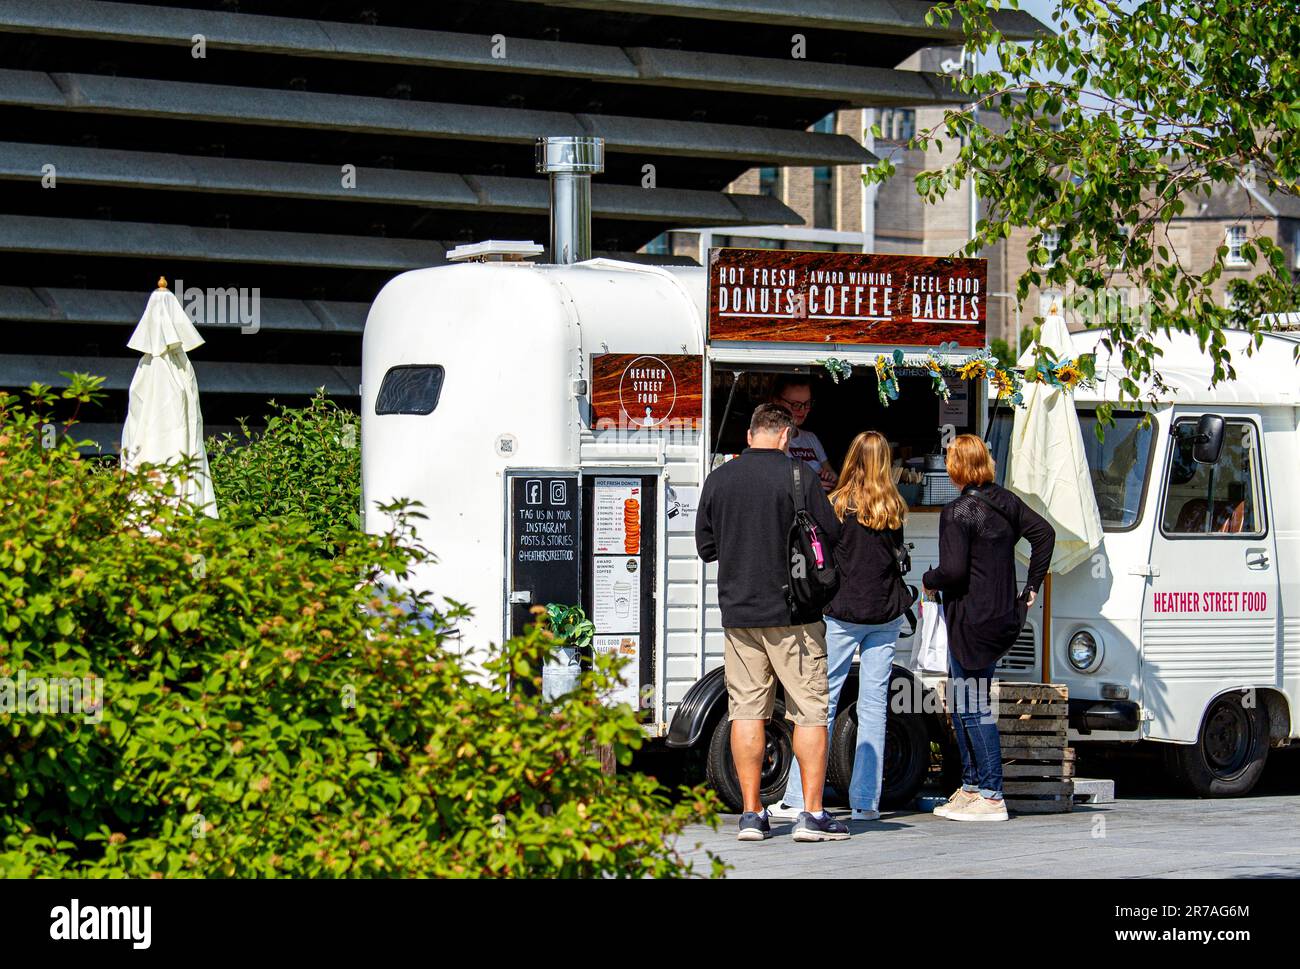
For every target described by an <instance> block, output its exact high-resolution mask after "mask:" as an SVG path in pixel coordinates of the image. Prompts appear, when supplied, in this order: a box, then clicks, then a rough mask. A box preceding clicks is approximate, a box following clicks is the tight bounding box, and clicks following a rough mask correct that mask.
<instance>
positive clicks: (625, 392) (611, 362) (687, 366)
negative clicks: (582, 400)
mask: <svg viewBox="0 0 1300 969" xmlns="http://www.w3.org/2000/svg"><path fill="white" fill-rule="evenodd" d="M591 375H592V386H591V423H592V426H593V427H595V428H596V429H597V430H605V429H609V428H615V427H621V428H624V429H625V430H633V431H639V430H695V429H697V428H698V427H699V425H700V418H701V417H702V415H703V413H704V412H703V410H702V405H703V399H704V358H703V357H701V356H698V355H695V354H687V353H660V354H642V353H598V354H594V355H593V356H592V358H591Z"/></svg>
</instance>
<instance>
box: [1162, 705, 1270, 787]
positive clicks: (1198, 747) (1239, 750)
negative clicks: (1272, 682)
mask: <svg viewBox="0 0 1300 969" xmlns="http://www.w3.org/2000/svg"><path fill="white" fill-rule="evenodd" d="M1247 696H1248V694H1246V693H1242V692H1234V693H1225V694H1223V695H1222V696H1220V697H1216V698H1215V700H1214V701H1213V702H1212V703H1211V704H1210V708H1209V709H1208V710H1206V711H1205V719H1204V720H1203V721H1202V722H1201V731H1200V734H1199V735H1198V736H1197V738H1196V743H1194V744H1168V745H1166V747H1165V763H1166V766H1167V768H1168V771H1169V775H1170V778H1171V779H1172V780H1173V781H1174V783H1175V784H1177V785H1178V786H1179V787H1181V788H1183V789H1184V790H1185V791H1187V792H1188V793H1191V794H1195V795H1196V796H1197V797H1237V796H1239V795H1242V794H1246V793H1248V792H1249V791H1250V789H1251V788H1253V787H1254V786H1255V784H1256V783H1257V782H1258V781H1259V777H1260V775H1261V774H1262V773H1263V772H1264V761H1265V760H1266V759H1267V758H1268V714H1267V712H1265V710H1264V708H1263V705H1262V704H1260V703H1258V702H1256V703H1253V704H1249V705H1248V704H1247V703H1246V698H1247Z"/></svg>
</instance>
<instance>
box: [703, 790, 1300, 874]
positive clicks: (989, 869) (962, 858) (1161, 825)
mask: <svg viewBox="0 0 1300 969" xmlns="http://www.w3.org/2000/svg"><path fill="white" fill-rule="evenodd" d="M832 813H833V814H836V816H838V817H840V818H841V820H843V821H845V823H846V824H848V826H849V830H850V832H852V835H853V836H852V837H851V838H850V839H849V840H848V841H841V842H829V843H822V844H797V843H795V842H794V841H792V840H791V838H790V830H791V827H792V824H791V823H790V822H779V823H775V824H773V825H772V830H773V832H774V837H773V838H772V839H771V840H769V841H765V842H762V843H746V844H742V843H739V842H737V841H736V840H735V832H736V821H737V818H736V816H735V815H727V816H725V817H724V819H723V824H722V827H721V828H720V829H719V830H718V831H716V832H715V831H711V830H710V829H708V828H707V827H704V826H694V827H691V828H689V829H688V830H687V831H686V832H685V833H684V834H683V837H682V840H681V842H680V843H679V846H680V847H681V848H682V849H683V851H684V853H685V854H686V855H687V856H688V857H690V858H692V859H693V860H695V861H697V863H700V864H701V868H704V867H706V866H704V865H703V862H704V861H705V860H706V858H705V852H706V851H712V852H714V853H715V854H717V855H719V856H720V857H721V858H722V859H723V860H724V861H726V862H727V864H729V865H731V866H732V869H731V871H729V872H728V877H730V878H845V877H851V878H956V877H981V876H983V877H1009V878H1060V877H1070V878H1300V794H1291V793H1287V794H1283V795H1267V796H1255V797H1249V798H1244V799H1238V800H1201V799H1196V798H1178V797H1159V796H1152V797H1129V798H1120V799H1118V800H1115V801H1113V802H1108V803H1104V804H1096V805H1092V804H1078V805H1076V806H1075V809H1074V811H1073V812H1071V813H1069V814H1059V815H1020V816H1013V817H1012V819H1011V820H1010V821H1008V822H1005V823H969V822H963V823H959V822H955V821H945V820H944V819H942V818H936V817H934V816H933V815H932V814H929V813H925V812H919V811H901V812H897V813H893V814H886V815H884V816H883V817H882V818H881V819H880V820H879V821H866V822H862V821H859V822H852V821H849V820H848V812H847V811H832ZM692 845H698V847H690V846H692Z"/></svg>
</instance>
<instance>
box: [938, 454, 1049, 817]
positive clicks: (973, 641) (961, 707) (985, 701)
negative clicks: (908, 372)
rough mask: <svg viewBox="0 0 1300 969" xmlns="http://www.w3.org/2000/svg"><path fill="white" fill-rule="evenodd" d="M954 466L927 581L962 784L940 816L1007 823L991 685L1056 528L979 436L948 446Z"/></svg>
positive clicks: (1040, 572)
mask: <svg viewBox="0 0 1300 969" xmlns="http://www.w3.org/2000/svg"><path fill="white" fill-rule="evenodd" d="M947 465H948V477H950V478H951V479H952V481H953V484H955V485H956V486H957V487H958V488H959V489H960V490H961V495H960V496H959V497H958V498H956V499H955V500H954V501H951V502H949V503H948V505H947V506H946V507H945V508H944V509H943V513H942V514H941V515H940V516H939V564H938V565H937V566H935V567H934V568H932V569H930V571H928V572H926V573H925V577H924V578H923V579H922V582H923V583H924V585H925V589H926V590H927V591H930V590H937V591H938V592H941V593H942V594H943V610H944V617H945V619H946V620H947V625H948V665H949V672H950V673H951V675H952V679H951V684H952V696H953V705H952V709H953V718H952V725H953V730H954V732H955V733H956V735H957V748H958V750H959V751H960V753H961V769H962V786H961V787H960V788H959V789H958V790H957V791H956V792H954V793H953V795H952V797H950V798H949V799H948V803H947V804H945V805H942V806H941V807H939V808H937V809H936V810H935V812H934V813H935V814H937V815H939V816H940V817H945V818H948V819H950V820H953V821H1005V820H1007V808H1006V804H1005V803H1004V802H1003V799H1002V745H1001V743H1000V741H999V740H998V727H997V720H996V718H995V717H994V716H993V713H992V708H991V703H990V696H989V693H990V688H991V681H992V679H993V671H994V667H995V666H996V665H997V661H998V660H999V659H1000V658H1001V656H1002V655H1003V654H1004V653H1005V652H1006V651H1007V650H1009V649H1010V648H1011V646H1012V644H1013V643H1014V642H1015V641H1016V638H1017V637H1018V636H1019V635H1020V627H1021V624H1022V622H1023V617H1024V612H1023V611H1022V609H1023V608H1024V607H1027V606H1029V605H1032V604H1033V602H1034V598H1035V597H1036V596H1037V594H1038V589H1039V587H1040V586H1041V585H1042V583H1043V579H1044V578H1045V577H1046V576H1047V569H1048V566H1049V565H1050V563H1051V561H1052V549H1053V548H1054V547H1055V545H1056V533H1055V532H1054V531H1053V530H1052V526H1051V525H1049V524H1048V523H1047V520H1046V519H1044V518H1043V517H1042V516H1041V515H1039V514H1037V513H1036V512H1035V511H1033V509H1031V508H1029V507H1028V506H1027V505H1026V504H1025V503H1024V502H1023V501H1021V500H1020V499H1019V498H1018V497H1016V496H1015V495H1014V494H1012V493H1011V492H1010V491H1007V490H1006V489H1005V488H1002V487H1000V486H998V485H996V484H994V483H993V478H994V477H995V471H996V469H995V468H994V465H993V456H992V455H991V454H989V449H988V447H987V446H986V445H985V444H984V442H983V441H982V440H980V439H979V438H978V437H976V436H975V435H974V434H962V435H961V436H959V437H958V438H957V439H956V440H954V441H953V442H952V444H950V445H949V446H948V455H947ZM1021 538H1026V539H1028V540H1029V543H1030V546H1031V547H1032V550H1033V551H1032V554H1031V556H1030V561H1029V576H1028V581H1027V582H1026V583H1025V588H1024V591H1023V592H1021V593H1019V594H1017V592H1016V559H1015V548H1016V542H1018V541H1019V540H1020V539H1021ZM1022 604H1023V605H1022Z"/></svg>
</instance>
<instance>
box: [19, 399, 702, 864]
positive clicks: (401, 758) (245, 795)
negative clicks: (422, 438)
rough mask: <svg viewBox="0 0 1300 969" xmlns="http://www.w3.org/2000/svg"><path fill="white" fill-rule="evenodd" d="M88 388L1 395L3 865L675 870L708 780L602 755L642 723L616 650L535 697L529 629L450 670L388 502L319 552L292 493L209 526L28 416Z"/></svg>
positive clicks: (533, 634)
mask: <svg viewBox="0 0 1300 969" xmlns="http://www.w3.org/2000/svg"><path fill="white" fill-rule="evenodd" d="M96 394H97V383H96V381H94V380H90V379H88V378H84V377H74V379H73V381H72V384H71V386H70V387H69V388H68V389H67V390H66V391H64V392H62V394H61V395H56V394H55V393H54V392H52V391H51V390H50V389H49V388H47V387H40V386H36V387H33V388H32V390H31V391H30V396H31V400H30V403H27V404H23V403H22V402H21V401H20V399H19V398H16V397H13V396H10V395H0V876H6V875H7V876H69V875H84V876H100V877H102V876H127V877H137V878H140V877H193V876H222V877H271V876H293V877H320V876H363V877H377V876H450V877H458V876H463V877H471V876H563V877H602V876H645V875H649V876H670V877H671V876H682V875H689V874H693V873H695V869H694V867H693V866H692V864H690V863H689V862H688V861H687V860H685V859H684V858H683V856H682V855H681V854H680V853H679V851H678V848H677V843H678V840H679V839H680V837H681V835H682V831H683V828H684V827H685V825H686V824H687V823H690V822H695V821H705V822H708V823H715V824H716V821H717V813H716V812H717V807H718V805H717V802H716V800H715V799H714V798H713V796H712V795H710V794H708V793H706V792H704V791H702V790H699V789H695V790H687V791H685V792H684V794H683V796H682V797H681V798H679V799H678V800H676V801H675V802H672V801H670V800H669V799H668V797H667V793H666V792H665V791H664V790H662V789H661V788H660V787H659V786H658V785H657V783H656V782H655V781H654V780H653V779H651V778H649V777H647V776H645V775H643V774H640V773H637V772H634V771H623V772H619V773H614V774H610V773H607V772H605V771H604V770H602V762H601V759H600V756H599V750H598V745H603V746H604V747H605V748H606V749H612V751H613V753H614V756H615V758H616V759H617V761H618V762H619V763H620V764H623V765H628V764H629V763H630V761H631V757H632V753H633V751H634V750H635V749H636V748H637V747H639V746H640V745H641V743H642V737H643V733H642V728H641V726H640V725H639V723H638V722H637V715H636V711H635V710H633V709H632V708H631V707H628V706H611V705H608V704H606V703H605V702H603V697H605V696H606V695H608V694H609V693H611V692H612V691H613V689H614V687H615V684H616V677H617V673H618V668H617V667H618V661H616V660H611V659H608V658H602V657H597V658H596V661H595V663H594V668H593V669H591V670H590V671H587V672H584V673H583V674H582V677H581V680H580V682H579V686H578V688H577V689H575V690H574V691H572V692H570V693H568V694H566V695H564V696H563V697H561V698H559V700H558V701H557V702H555V703H551V704H546V705H545V706H543V705H542V704H541V703H539V702H538V695H539V693H540V691H541V679H542V668H543V666H544V664H545V661H546V659H547V658H548V657H549V656H550V655H551V654H552V653H553V652H554V651H555V649H556V648H557V643H558V641H557V639H556V637H555V636H554V635H552V633H551V632H550V631H549V630H548V628H547V626H546V624H545V623H544V622H542V623H539V624H538V625H536V626H534V627H533V628H531V629H530V631H529V632H528V633H527V635H525V636H522V637H519V638H517V639H513V640H511V641H509V642H507V643H506V644H504V646H502V647H501V648H500V649H499V650H496V651H494V652H493V653H492V654H491V656H490V657H488V658H487V660H486V661H485V662H483V663H482V664H481V665H480V666H479V667H477V668H471V666H470V664H469V662H468V661H466V660H463V659H461V658H460V657H459V655H458V653H457V652H456V651H455V650H453V649H450V648H447V646H446V645H445V643H444V640H445V637H446V634H447V632H448V631H449V630H450V629H451V628H453V627H454V625H455V623H456V621H457V620H458V619H459V618H460V617H461V616H462V615H463V614H464V612H463V610H462V609H460V608H459V607H455V606H450V607H447V608H443V609H439V608H436V607H435V604H434V603H433V602H431V601H430V600H429V599H428V598H427V597H425V596H413V595H411V594H410V593H409V592H406V591H403V587H402V586H401V584H400V579H401V578H402V577H403V576H405V575H407V574H408V573H409V570H410V569H411V568H412V567H414V566H415V565H417V564H419V563H420V562H422V561H424V560H425V558H426V557H427V555H428V553H427V552H426V551H425V550H424V549H422V548H420V547H419V545H418V544H416V543H415V542H413V540H412V535H411V532H410V524H411V523H410V520H409V516H410V514H411V511H410V509H408V508H405V507H403V506H401V505H394V506H392V507H390V508H388V509H386V510H387V511H388V512H389V513H390V514H391V515H392V516H393V522H394V526H393V529H392V530H391V531H390V532H389V533H388V534H385V535H365V534H361V533H356V532H348V531H345V530H343V529H341V527H337V526H336V525H335V523H333V522H331V523H330V534H331V536H332V537H331V538H330V539H329V548H328V552H329V554H327V555H322V554H321V541H322V538H321V536H322V531H321V529H320V523H319V522H318V521H314V520H312V519H311V518H310V517H309V516H307V515H305V514H298V513H295V512H293V511H290V510H286V511H284V512H283V513H280V514H277V515H275V516H274V517H271V518H267V519H262V520H257V519H254V518H240V519H235V518H225V517H223V518H221V519H217V520H214V519H210V518H208V517H207V516H206V515H203V514H197V513H195V512H194V510H193V509H192V508H190V507H187V506H185V505H184V504H182V503H179V502H178V501H177V499H176V496H175V494H174V492H173V485H172V484H171V483H170V481H169V478H168V477H167V476H166V475H162V474H159V473H158V472H157V471H156V470H155V469H149V468H142V469H140V470H139V471H135V472H125V471H122V470H121V469H118V468H108V469H102V468H101V469H96V468H95V467H94V466H93V465H92V464H91V462H87V461H85V460H83V459H82V458H81V456H80V455H79V454H78V452H77V449H76V447H75V445H74V444H73V443H72V442H71V441H70V440H69V439H67V438H66V437H60V436H58V435H54V434H49V433H46V431H47V425H48V423H49V420H50V418H49V416H48V415H49V413H50V412H51V411H52V409H53V408H54V407H55V406H56V405H61V406H66V405H67V403H68V401H69V400H71V401H75V402H79V403H87V402H90V401H92V400H93V399H94V398H95V396H96ZM60 396H61V397H62V398H65V399H64V400H60V399H58V398H59V397H60ZM281 416H282V417H283V419H284V420H286V421H294V420H296V417H295V415H294V414H292V413H290V412H287V411H286V412H283V413H282V415H281ZM304 420H306V421H307V422H308V423H309V424H310V423H312V422H314V420H315V418H314V417H312V416H311V411H310V410H309V412H308V415H307V416H306V417H305V418H304ZM73 430H75V428H73ZM296 433H297V432H294V434H289V435H288V436H287V439H288V440H291V441H292V440H296V439H297V438H296V437H295V434H296ZM273 458H274V456H268V458H267V460H268V464H271V465H274V460H273ZM320 466H321V467H330V466H332V462H331V461H328V460H327V461H322V462H321V465H320ZM304 487H306V488H307V489H308V490H310V489H311V488H312V487H313V486H312V485H310V484H307V485H305V486H304ZM394 578H396V579H398V580H399V581H398V582H394V581H392V580H393V579H394ZM56 684H57V685H58V689H57V692H58V696H59V697H60V700H59V701H58V702H55V701H54V697H55V692H54V690H55V685H56ZM72 684H77V685H78V686H79V687H80V688H81V689H80V692H71V691H70V689H69V688H70V686H71V685H72ZM95 684H98V686H96V685H95ZM64 698H67V699H64ZM688 847H689V846H688ZM705 867H706V868H707V871H706V872H705V873H709V872H712V873H717V872H720V870H721V866H720V863H718V862H716V861H706V862H705Z"/></svg>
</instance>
